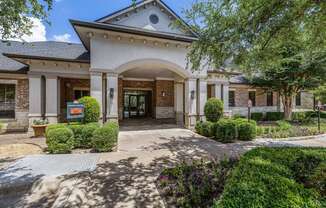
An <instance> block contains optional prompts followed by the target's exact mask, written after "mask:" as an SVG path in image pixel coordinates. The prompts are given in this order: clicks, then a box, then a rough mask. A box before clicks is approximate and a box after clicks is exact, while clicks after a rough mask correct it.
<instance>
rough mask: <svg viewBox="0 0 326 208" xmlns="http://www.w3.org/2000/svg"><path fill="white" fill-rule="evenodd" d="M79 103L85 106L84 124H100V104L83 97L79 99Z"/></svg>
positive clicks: (92, 99)
mask: <svg viewBox="0 0 326 208" xmlns="http://www.w3.org/2000/svg"><path fill="white" fill-rule="evenodd" d="M79 103H81V104H84V107H85V111H84V112H85V117H84V119H83V122H84V123H92V122H98V121H99V119H100V104H99V103H98V102H97V100H96V99H95V98H93V97H89V96H86V97H82V98H80V99H79Z"/></svg>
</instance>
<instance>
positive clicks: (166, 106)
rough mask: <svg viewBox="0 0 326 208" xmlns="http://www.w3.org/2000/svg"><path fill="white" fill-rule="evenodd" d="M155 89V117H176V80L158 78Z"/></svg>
mask: <svg viewBox="0 0 326 208" xmlns="http://www.w3.org/2000/svg"><path fill="white" fill-rule="evenodd" d="M155 91H156V93H155V95H156V96H155V97H156V106H155V117H156V118H158V119H160V118H175V112H174V81H166V80H156V82H155ZM163 91H164V92H165V96H163V93H162V92H163Z"/></svg>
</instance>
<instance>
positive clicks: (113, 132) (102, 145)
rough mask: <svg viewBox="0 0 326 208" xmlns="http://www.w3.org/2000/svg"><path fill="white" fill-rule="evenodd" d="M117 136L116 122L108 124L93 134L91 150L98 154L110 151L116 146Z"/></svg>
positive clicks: (117, 126)
mask: <svg viewBox="0 0 326 208" xmlns="http://www.w3.org/2000/svg"><path fill="white" fill-rule="evenodd" d="M118 134H119V125H118V124H117V123H116V122H109V123H107V124H105V125H104V126H103V127H101V128H99V129H97V130H95V131H94V133H93V138H92V144H93V148H94V149H95V150H96V151H98V152H109V151H112V149H113V147H114V146H115V145H116V143H117V140H118Z"/></svg>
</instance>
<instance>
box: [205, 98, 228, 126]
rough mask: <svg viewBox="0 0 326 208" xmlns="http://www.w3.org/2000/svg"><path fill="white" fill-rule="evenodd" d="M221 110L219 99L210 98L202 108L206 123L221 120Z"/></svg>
mask: <svg viewBox="0 0 326 208" xmlns="http://www.w3.org/2000/svg"><path fill="white" fill-rule="evenodd" d="M223 108H224V104H223V102H222V101H221V100H220V99H217V98H210V99H209V100H208V101H207V102H206V104H205V106H204V113H205V116H206V119H207V121H211V122H216V121H218V120H219V119H220V118H222V116H223Z"/></svg>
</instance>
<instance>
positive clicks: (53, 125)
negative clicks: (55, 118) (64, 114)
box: [45, 123, 67, 137]
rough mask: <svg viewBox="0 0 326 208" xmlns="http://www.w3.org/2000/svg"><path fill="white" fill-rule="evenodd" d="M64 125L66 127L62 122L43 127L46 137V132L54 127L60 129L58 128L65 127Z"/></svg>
mask: <svg viewBox="0 0 326 208" xmlns="http://www.w3.org/2000/svg"><path fill="white" fill-rule="evenodd" d="M66 127H67V125H66V124H63V123H59V124H50V125H47V127H46V129H45V137H48V133H49V132H50V131H52V130H54V129H60V128H66Z"/></svg>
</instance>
